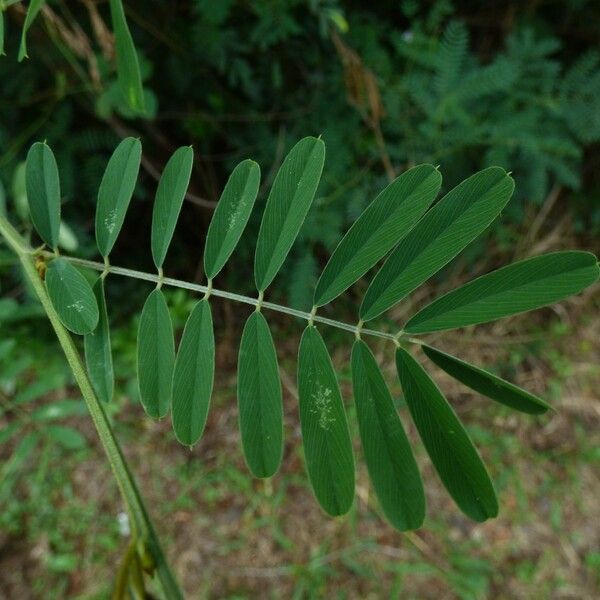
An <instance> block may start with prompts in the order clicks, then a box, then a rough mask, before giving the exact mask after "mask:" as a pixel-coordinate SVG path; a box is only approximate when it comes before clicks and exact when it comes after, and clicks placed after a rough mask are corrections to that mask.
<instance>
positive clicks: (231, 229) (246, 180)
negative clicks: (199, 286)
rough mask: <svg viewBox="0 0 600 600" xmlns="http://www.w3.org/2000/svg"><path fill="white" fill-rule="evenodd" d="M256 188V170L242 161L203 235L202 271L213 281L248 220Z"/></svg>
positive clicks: (256, 168)
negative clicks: (204, 241) (204, 243)
mask: <svg viewBox="0 0 600 600" xmlns="http://www.w3.org/2000/svg"><path fill="white" fill-rule="evenodd" d="M259 185H260V167H259V166H258V164H257V163H255V162H254V161H253V160H244V161H242V162H241V163H240V164H239V165H238V166H237V167H236V168H235V169H234V170H233V172H232V173H231V175H230V176H229V179H228V180H227V184H226V185H225V189H224V190H223V193H222V194H221V198H220V199H219V203H218V204H217V208H216V210H215V213H214V215H213V218H212V220H211V222H210V226H209V228H208V233H207V235H206V248H205V250H204V271H205V272H206V277H208V279H212V278H213V277H216V275H217V274H218V273H219V271H220V270H221V269H222V268H223V266H224V265H225V263H226V262H227V260H228V259H229V257H230V256H231V253H232V252H233V251H234V250H235V247H236V246H237V243H238V242H239V240H240V237H241V235H242V233H243V232H244V229H245V227H246V224H247V223H248V219H249V218H250V213H251V212H252V208H253V207H254V201H255V200H256V195H257V194H258V186H259Z"/></svg>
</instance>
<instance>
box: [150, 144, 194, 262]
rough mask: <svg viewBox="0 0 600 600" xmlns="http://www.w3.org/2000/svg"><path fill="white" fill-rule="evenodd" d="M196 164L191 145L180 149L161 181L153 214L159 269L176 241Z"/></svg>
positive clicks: (154, 255) (153, 241)
mask: <svg viewBox="0 0 600 600" xmlns="http://www.w3.org/2000/svg"><path fill="white" fill-rule="evenodd" d="M193 162H194V151H193V150H192V149H191V148H190V147H189V146H183V147H181V148H178V149H177V150H176V151H175V152H174V153H173V156H171V158H170V159H169V161H168V162H167V164H166V166H165V169H164V171H163V173H162V176H161V178H160V181H159V182H158V189H157V190H156V199H155V201H154V211H153V212H152V258H153V259H154V264H155V265H156V268H157V269H159V268H161V267H162V264H163V262H164V260H165V257H166V255H167V250H168V249H169V245H170V243H171V239H172V238H173V232H174V231H175V225H176V224H177V219H178V217H179V212H180V211H181V205H182V204H183V199H184V197H185V194H186V192H187V187H188V185H189V183H190V177H191V175H192V165H193Z"/></svg>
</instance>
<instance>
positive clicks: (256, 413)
mask: <svg viewBox="0 0 600 600" xmlns="http://www.w3.org/2000/svg"><path fill="white" fill-rule="evenodd" d="M237 395H238V409H239V415H240V432H241V435H242V445H243V448H244V456H245V457H246V462H247V463H248V467H249V468H250V470H251V471H252V473H253V474H254V475H255V476H256V477H271V476H272V475H274V474H275V472H276V471H277V469H278V468H279V465H280V464H281V458H282V453H283V405H282V395H281V382H280V380H279V367H278V364H277V354H276V352H275V346H274V344H273V338H272V336H271V332H270V330H269V325H268V324H267V321H266V319H265V318H264V316H263V315H262V313H260V312H258V311H255V312H253V313H252V314H251V315H250V317H249V318H248V320H247V321H246V325H245V326H244V331H243V333H242V340H241V343H240V354H239V359H238V388H237Z"/></svg>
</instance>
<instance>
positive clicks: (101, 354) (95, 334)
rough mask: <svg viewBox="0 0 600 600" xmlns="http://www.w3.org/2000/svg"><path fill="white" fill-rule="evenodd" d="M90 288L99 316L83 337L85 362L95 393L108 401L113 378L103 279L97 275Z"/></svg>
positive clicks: (110, 396)
mask: <svg viewBox="0 0 600 600" xmlns="http://www.w3.org/2000/svg"><path fill="white" fill-rule="evenodd" d="M92 289H93V291H94V296H95V297H96V302H97V303H98V310H99V315H100V318H99V319H98V325H97V326H96V328H95V329H94V331H92V332H91V333H87V334H86V335H85V338H84V349H85V364H86V366H87V371H88V375H89V377H90V381H91V382H92V386H93V388H94V391H95V392H96V395H97V396H98V398H99V399H100V400H102V401H103V402H110V401H111V400H112V397H113V392H114V387H115V378H114V372H113V360H112V352H111V348H110V325H109V322H108V312H107V310H106V296H105V293H104V279H103V278H102V277H98V279H97V280H96V283H94V287H93V288H92Z"/></svg>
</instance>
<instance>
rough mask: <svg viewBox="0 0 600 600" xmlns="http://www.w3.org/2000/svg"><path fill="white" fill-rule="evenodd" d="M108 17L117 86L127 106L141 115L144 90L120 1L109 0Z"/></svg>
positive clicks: (143, 109) (143, 107) (143, 108)
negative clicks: (115, 60) (113, 45)
mask: <svg viewBox="0 0 600 600" xmlns="http://www.w3.org/2000/svg"><path fill="white" fill-rule="evenodd" d="M110 16H111V20H112V26H113V33H114V34H115V50H116V54H117V77H118V81H119V86H120V87H121V90H122V91H123V95H124V97H125V100H126V101H127V103H128V104H129V106H130V107H131V108H132V109H133V110H135V111H137V112H140V113H143V112H144V111H145V106H144V88H143V86H142V77H141V74H140V65H139V62H138V57H137V52H136V50H135V45H134V43H133V38H132V37H131V33H130V31H129V26H128V25H127V19H126V18H125V10H124V9H123V2H121V0H110Z"/></svg>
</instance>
